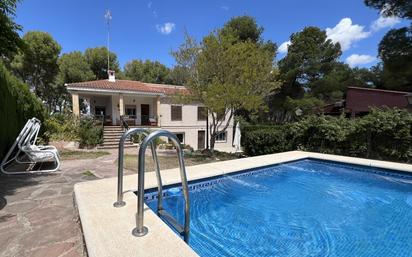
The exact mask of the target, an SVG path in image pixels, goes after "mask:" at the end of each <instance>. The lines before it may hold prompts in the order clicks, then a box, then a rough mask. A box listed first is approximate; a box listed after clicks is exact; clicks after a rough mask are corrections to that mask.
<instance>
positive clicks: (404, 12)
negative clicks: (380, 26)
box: [364, 0, 412, 19]
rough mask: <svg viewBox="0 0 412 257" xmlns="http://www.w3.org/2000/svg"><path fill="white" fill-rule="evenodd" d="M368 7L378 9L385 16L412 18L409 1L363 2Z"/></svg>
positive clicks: (372, 0) (411, 8)
mask: <svg viewBox="0 0 412 257" xmlns="http://www.w3.org/2000/svg"><path fill="white" fill-rule="evenodd" d="M364 1H365V4H366V5H367V6H369V7H372V8H375V9H378V10H380V11H382V12H383V14H384V15H385V16H398V17H401V18H408V19H411V18H412V4H411V1H410V0H364Z"/></svg>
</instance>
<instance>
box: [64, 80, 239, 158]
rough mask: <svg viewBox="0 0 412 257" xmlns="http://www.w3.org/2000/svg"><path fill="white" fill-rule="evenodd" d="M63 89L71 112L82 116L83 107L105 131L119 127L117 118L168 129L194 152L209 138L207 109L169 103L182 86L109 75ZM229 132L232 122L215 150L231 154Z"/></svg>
mask: <svg viewBox="0 0 412 257" xmlns="http://www.w3.org/2000/svg"><path fill="white" fill-rule="evenodd" d="M66 87H67V90H68V91H69V93H70V94H71V96H72V101H73V113H74V114H75V115H82V112H81V108H80V106H81V105H82V104H85V106H87V108H83V109H85V110H84V111H85V112H89V113H87V114H90V115H93V116H95V117H96V118H101V119H104V124H105V132H106V129H113V128H116V127H119V128H120V125H121V121H120V117H123V119H124V120H125V121H126V122H127V123H128V124H129V125H130V126H142V127H149V128H152V129H159V128H162V129H166V130H169V131H171V132H173V133H175V134H176V135H177V136H178V138H179V139H180V140H181V142H182V143H184V144H187V145H190V146H191V147H193V148H194V149H195V150H198V149H204V148H205V147H206V144H207V138H210V133H209V135H207V134H206V133H207V117H206V109H205V108H204V107H203V106H202V104H201V103H192V104H175V103H174V102H175V101H172V100H173V99H172V97H173V96H174V95H176V94H177V93H185V92H187V89H186V88H185V87H183V86H175V85H163V84H151V83H143V82H140V81H131V80H118V79H115V77H114V74H110V76H109V79H106V80H96V81H87V82H79V83H71V84H66ZM209 120H211V118H209ZM225 123H226V122H223V123H222V124H223V125H224V124H225ZM223 125H222V126H223ZM232 133H233V119H232V120H230V124H229V127H228V128H227V130H226V132H225V133H222V134H220V135H219V138H218V139H217V140H216V144H215V149H216V150H220V151H228V152H231V151H233V147H232V141H233V136H232ZM113 146H115V145H114V144H113Z"/></svg>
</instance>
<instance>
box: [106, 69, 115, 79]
mask: <svg viewBox="0 0 412 257" xmlns="http://www.w3.org/2000/svg"><path fill="white" fill-rule="evenodd" d="M107 73H108V74H109V82H116V78H115V75H114V70H109V71H108V72H107Z"/></svg>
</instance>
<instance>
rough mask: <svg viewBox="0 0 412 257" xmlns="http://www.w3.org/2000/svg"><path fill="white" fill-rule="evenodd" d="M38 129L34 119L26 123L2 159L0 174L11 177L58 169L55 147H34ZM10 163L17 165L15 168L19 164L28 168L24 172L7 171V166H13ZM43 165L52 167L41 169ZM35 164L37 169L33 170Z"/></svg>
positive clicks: (58, 162) (37, 121)
mask: <svg viewBox="0 0 412 257" xmlns="http://www.w3.org/2000/svg"><path fill="white" fill-rule="evenodd" d="M40 127H41V123H40V121H39V120H38V119H36V118H32V119H30V120H28V121H27V122H26V125H25V126H24V127H23V129H22V130H21V132H20V134H19V135H18V136H17V138H16V140H15V141H14V143H13V145H12V147H11V148H10V150H9V151H8V152H7V154H6V156H5V157H4V159H3V161H2V163H1V166H0V170H1V172H3V173H4V174H8V175H12V174H26V173H46V172H53V171H56V170H58V169H59V167H60V159H59V153H58V151H57V149H56V147H54V146H41V145H40V146H37V145H36V141H37V136H38V134H39V131H40ZM12 163H17V164H18V165H17V167H18V166H19V164H20V165H21V164H28V168H25V170H11V169H8V167H9V166H13V165H12ZM44 163H53V167H52V168H51V169H50V168H49V169H42V168H43V164H44ZM37 164H38V166H39V167H38V168H36V169H35V170H34V168H35V166H36V165H37Z"/></svg>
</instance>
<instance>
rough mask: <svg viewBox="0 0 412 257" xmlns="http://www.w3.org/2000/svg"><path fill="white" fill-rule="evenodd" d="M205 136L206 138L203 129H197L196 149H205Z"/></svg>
mask: <svg viewBox="0 0 412 257" xmlns="http://www.w3.org/2000/svg"><path fill="white" fill-rule="evenodd" d="M205 138H206V132H205V131H204V130H199V131H197V149H198V150H203V149H205V143H206V140H205Z"/></svg>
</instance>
